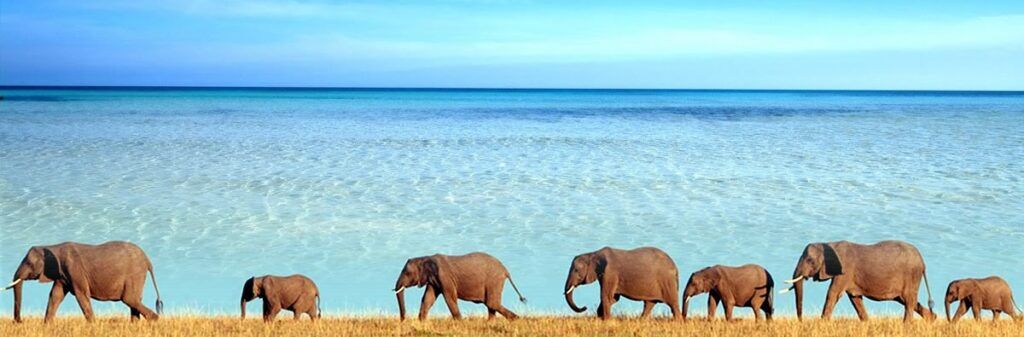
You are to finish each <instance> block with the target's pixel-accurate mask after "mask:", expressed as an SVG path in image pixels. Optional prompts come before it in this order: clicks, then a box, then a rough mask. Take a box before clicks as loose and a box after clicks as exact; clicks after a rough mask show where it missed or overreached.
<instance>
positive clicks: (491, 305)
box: [484, 291, 519, 319]
mask: <svg viewBox="0 0 1024 337" xmlns="http://www.w3.org/2000/svg"><path fill="white" fill-rule="evenodd" d="M500 293H501V292H500V291H495V292H489V293H488V294H489V296H488V297H487V298H486V303H484V304H485V305H487V319H491V318H494V314H495V313H499V314H501V316H502V317H505V318H506V319H516V318H519V316H518V315H516V314H515V313H514V312H512V310H508V308H506V307H505V306H504V305H501V296H499V295H497V294H500Z"/></svg>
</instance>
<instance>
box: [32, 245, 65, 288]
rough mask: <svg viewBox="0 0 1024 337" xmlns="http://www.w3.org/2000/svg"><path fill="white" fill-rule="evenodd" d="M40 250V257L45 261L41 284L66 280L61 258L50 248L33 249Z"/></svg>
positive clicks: (40, 278) (40, 279) (40, 277)
mask: <svg viewBox="0 0 1024 337" xmlns="http://www.w3.org/2000/svg"><path fill="white" fill-rule="evenodd" d="M33 249H38V250H39V256H41V257H42V259H43V272H42V273H41V274H39V282H40V283H48V282H53V281H54V280H62V279H65V276H64V266H63V264H62V263H61V262H60V258H58V257H57V254H55V253H54V252H53V250H51V249H50V248H33Z"/></svg>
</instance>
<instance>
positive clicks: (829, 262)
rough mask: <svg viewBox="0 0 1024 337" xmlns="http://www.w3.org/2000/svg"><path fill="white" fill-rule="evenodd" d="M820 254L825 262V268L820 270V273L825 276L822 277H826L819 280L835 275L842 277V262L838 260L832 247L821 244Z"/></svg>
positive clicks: (837, 255)
mask: <svg viewBox="0 0 1024 337" xmlns="http://www.w3.org/2000/svg"><path fill="white" fill-rule="evenodd" d="M821 253H822V256H823V259H824V262H825V266H824V268H822V271H823V272H824V273H825V274H826V275H822V276H826V277H822V278H821V279H827V278H831V277H833V276H836V275H842V274H843V260H842V259H841V258H839V254H837V253H836V250H835V249H834V248H832V245H830V244H827V243H823V244H821Z"/></svg>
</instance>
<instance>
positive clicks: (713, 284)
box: [683, 264, 775, 321]
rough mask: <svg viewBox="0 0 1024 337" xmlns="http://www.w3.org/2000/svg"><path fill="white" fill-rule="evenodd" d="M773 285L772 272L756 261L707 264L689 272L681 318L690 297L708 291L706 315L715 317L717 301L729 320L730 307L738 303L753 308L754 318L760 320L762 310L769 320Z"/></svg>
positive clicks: (730, 317) (772, 310)
mask: <svg viewBox="0 0 1024 337" xmlns="http://www.w3.org/2000/svg"><path fill="white" fill-rule="evenodd" d="M774 288H775V282H774V281H773V280H772V275H771V274H769V273H768V271H767V270H765V269H764V268H763V267H761V266H759V265H756V264H745V265H742V266H739V267H730V266H722V265H715V266H711V267H707V268H704V269H701V270H698V271H696V272H694V273H693V274H691V275H690V279H689V280H688V281H687V282H686V288H684V290H683V318H684V319H685V318H686V315H687V309H688V308H689V307H690V297H693V296H696V295H698V294H703V293H708V318H715V310H716V308H717V306H718V303H719V302H720V303H722V305H723V307H724V309H725V319H726V320H727V321H731V320H732V309H733V307H737V306H738V307H748V308H751V309H753V310H754V319H755V320H761V312H762V311H763V312H764V315H765V317H767V319H768V320H771V319H772V314H773V313H774V300H773V297H772V296H773V295H772V289H774Z"/></svg>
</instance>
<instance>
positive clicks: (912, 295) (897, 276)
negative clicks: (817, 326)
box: [787, 241, 935, 322]
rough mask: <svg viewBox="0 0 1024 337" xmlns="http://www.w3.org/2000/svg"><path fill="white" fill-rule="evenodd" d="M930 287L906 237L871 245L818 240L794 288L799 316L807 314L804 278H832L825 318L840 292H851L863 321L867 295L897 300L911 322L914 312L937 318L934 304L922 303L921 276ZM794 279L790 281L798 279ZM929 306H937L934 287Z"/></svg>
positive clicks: (801, 265)
mask: <svg viewBox="0 0 1024 337" xmlns="http://www.w3.org/2000/svg"><path fill="white" fill-rule="evenodd" d="M922 277H923V278H924V281H925V288H926V289H928V286H927V285H928V277H927V276H926V275H925V265H924V259H923V258H922V257H921V253H920V252H918V250H917V248H915V247H914V246H913V245H911V244H909V243H906V242H902V241H881V242H878V243H875V244H871V245H863V244H857V243H853V242H848V241H837V242H827V243H826V242H820V243H812V244H809V245H807V247H805V248H804V252H803V254H802V255H800V260H798V261H797V264H796V268H794V270H793V279H794V280H797V279H799V280H798V281H796V282H795V283H794V284H793V287H792V288H790V289H795V290H796V315H797V317H798V318H800V319H802V318H803V284H804V280H808V279H809V280H813V281H818V282H821V281H827V280H832V283H831V284H830V285H829V287H828V295H827V297H826V298H825V308H824V309H823V310H822V312H821V317H822V319H829V318H830V317H831V316H832V310H833V309H835V305H836V302H837V301H839V296H841V295H843V294H846V295H847V297H849V298H850V302H851V303H853V307H854V308H855V309H856V310H857V316H858V317H859V318H860V319H861V320H862V321H863V320H867V319H868V313H867V310H865V309H864V300H863V298H864V297H867V298H868V299H871V300H875V301H896V302H899V303H900V304H903V306H904V313H903V320H904V321H907V322H909V321H910V320H911V319H913V317H914V312H917V313H918V314H919V315H921V316H922V317H924V318H926V319H934V318H935V314H934V313H932V311H931V309H929V308H925V307H924V306H922V305H921V304H919V303H917V296H918V295H917V294H918V289H919V287H920V285H921V278H922ZM792 281H793V280H790V281H787V283H788V282H792ZM928 302H929V303H928V306H929V307H931V306H932V303H933V302H932V300H931V290H930V289H929V290H928Z"/></svg>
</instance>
